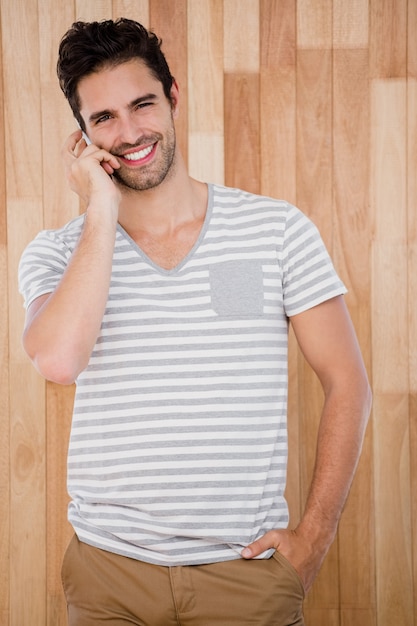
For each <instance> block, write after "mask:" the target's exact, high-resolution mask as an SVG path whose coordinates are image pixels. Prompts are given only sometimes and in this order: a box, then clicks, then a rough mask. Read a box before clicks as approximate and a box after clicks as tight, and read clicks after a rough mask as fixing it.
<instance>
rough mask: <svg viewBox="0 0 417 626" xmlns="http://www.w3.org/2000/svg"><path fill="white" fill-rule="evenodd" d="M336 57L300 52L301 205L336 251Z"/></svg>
mask: <svg viewBox="0 0 417 626" xmlns="http://www.w3.org/2000/svg"><path fill="white" fill-rule="evenodd" d="M332 115H333V113H332V54H331V52H330V51H327V50H299V51H298V53H297V205H298V206H299V208H300V209H301V210H302V211H304V213H306V214H307V215H309V217H311V219H312V220H313V221H314V222H315V224H316V225H317V226H318V228H319V229H320V232H321V235H322V237H323V239H324V241H325V243H326V245H327V247H328V248H329V251H330V252H331V250H332V237H333V230H332V221H333V220H332V196H333V192H332V186H333V180H332V176H333V173H332V169H333V154H332V141H331V137H332Z"/></svg>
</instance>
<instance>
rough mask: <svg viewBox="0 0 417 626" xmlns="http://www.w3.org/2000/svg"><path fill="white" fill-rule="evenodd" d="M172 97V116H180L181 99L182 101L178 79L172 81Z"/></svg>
mask: <svg viewBox="0 0 417 626" xmlns="http://www.w3.org/2000/svg"><path fill="white" fill-rule="evenodd" d="M170 98H171V110H172V116H173V117H174V118H177V117H178V114H179V110H180V107H179V101H180V91H179V88H178V83H177V81H176V80H175V78H174V80H173V81H172V87H171V91H170Z"/></svg>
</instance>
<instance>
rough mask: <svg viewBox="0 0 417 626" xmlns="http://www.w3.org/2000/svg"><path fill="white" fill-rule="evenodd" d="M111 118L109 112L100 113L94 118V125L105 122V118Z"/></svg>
mask: <svg viewBox="0 0 417 626" xmlns="http://www.w3.org/2000/svg"><path fill="white" fill-rule="evenodd" d="M110 118H111V115H110V113H106V114H105V115H101V116H100V117H99V118H97V119H96V125H97V124H101V123H102V122H107V120H109V119H110Z"/></svg>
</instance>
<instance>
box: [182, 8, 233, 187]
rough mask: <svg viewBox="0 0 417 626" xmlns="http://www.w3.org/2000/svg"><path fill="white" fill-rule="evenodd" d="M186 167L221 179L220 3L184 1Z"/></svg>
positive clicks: (203, 177) (205, 177) (200, 176)
mask: <svg viewBox="0 0 417 626" xmlns="http://www.w3.org/2000/svg"><path fill="white" fill-rule="evenodd" d="M187 45H188V102H189V106H188V129H189V140H188V166H189V172H190V175H191V176H193V177H195V178H198V179H200V180H210V181H212V182H217V183H220V184H222V183H223V182H224V147H223V138H224V120H223V2H222V0H200V1H199V2H198V3H197V2H190V3H188V43H187Z"/></svg>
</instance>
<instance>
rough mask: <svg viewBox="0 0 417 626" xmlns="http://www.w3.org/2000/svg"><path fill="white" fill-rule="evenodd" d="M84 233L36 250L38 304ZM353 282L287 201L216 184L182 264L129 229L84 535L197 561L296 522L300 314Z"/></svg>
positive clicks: (39, 241)
mask: <svg viewBox="0 0 417 626" xmlns="http://www.w3.org/2000/svg"><path fill="white" fill-rule="evenodd" d="M82 227H83V216H80V217H78V218H76V219H74V220H72V221H71V222H69V223H68V224H67V225H66V226H64V227H63V228H60V229H58V230H48V231H42V232H41V233H40V234H39V235H38V236H37V237H36V238H35V240H34V241H33V242H32V243H31V244H29V246H28V247H27V248H26V250H25V252H24V254H23V256H22V259H21V263H20V268H19V280H20V290H21V292H22V294H23V295H24V298H25V304H26V306H28V305H29V304H30V303H31V302H32V301H33V300H34V299H35V298H37V297H38V296H40V295H42V294H45V293H49V292H51V291H52V290H53V289H54V288H55V287H56V285H57V284H58V282H59V280H60V278H61V276H62V274H63V272H64V270H65V268H66V266H67V264H68V261H69V258H70V256H71V253H72V251H73V249H74V247H75V245H76V243H77V240H78V238H79V236H80V232H81V229H82ZM86 271H88V268H86ZM345 291H346V290H345V287H344V286H343V284H342V283H341V281H340V280H339V278H338V277H337V275H336V273H335V271H334V268H333V265H332V263H331V261H330V258H329V256H328V254H327V252H326V250H325V247H324V245H323V242H322V240H321V238H320V236H319V234H318V231H317V229H316V228H315V226H314V225H313V224H312V223H311V222H310V221H309V219H308V218H306V216H304V215H303V214H302V213H301V212H300V211H299V210H298V209H297V208H295V207H294V206H292V205H290V204H288V203H287V202H283V201H277V200H272V199H270V198H265V197H261V196H256V195H252V194H248V193H246V192H243V191H240V190H236V189H231V188H226V187H221V186H217V185H209V202H208V210H207V215H206V219H205V222H204V226H203V228H202V231H201V233H200V236H199V238H198V241H197V242H196V244H195V245H194V247H193V249H192V250H191V251H190V252H189V254H188V255H187V256H186V258H184V259H183V261H182V262H181V263H180V264H179V265H178V266H177V267H176V268H174V269H172V270H165V269H161V268H160V267H158V266H157V265H156V264H155V263H153V262H152V261H151V260H150V259H149V258H148V257H147V256H146V254H144V253H143V252H142V251H141V250H140V248H139V247H138V246H137V245H136V244H135V242H134V241H133V240H132V239H131V238H130V237H129V235H128V234H127V233H126V232H125V231H124V230H123V228H121V227H120V226H118V228H117V233H116V240H115V248H114V257H113V271H112V278H111V286H110V290H109V297H108V302H107V306H106V310H105V314H104V317H103V322H102V326H101V331H100V334H99V337H98V339H97V343H96V345H95V347H94V350H93V353H92V355H91V358H90V361H89V364H88V367H87V368H86V369H85V371H83V372H82V373H81V374H80V375H79V377H78V380H77V383H76V393H75V402H74V414H73V421H72V429H71V438H70V445H69V452H68V490H69V494H70V496H71V502H70V504H69V520H70V522H71V523H72V525H73V527H74V529H75V532H76V533H77V535H78V537H79V538H80V540H82V541H84V542H86V543H88V544H91V545H93V546H96V547H99V548H102V549H104V550H109V551H112V552H115V553H118V554H122V555H125V556H128V557H133V558H135V559H139V560H143V561H147V562H149V563H155V564H159V565H187V564H201V563H211V562H216V561H224V560H230V559H236V558H239V555H240V552H241V550H242V548H243V547H244V546H246V545H247V544H249V543H250V542H252V541H254V540H255V539H257V538H259V537H260V536H261V535H263V534H264V533H265V532H267V531H268V530H271V529H273V528H284V527H286V525H287V523H288V510H287V504H286V502H285V499H284V488H285V481H286V466H287V337H288V318H289V317H290V316H291V315H294V314H297V313H300V312H302V311H305V310H306V309H308V308H310V307H313V306H315V305H317V304H319V303H321V302H323V301H325V300H327V299H329V298H332V297H334V296H336V295H340V294H342V293H344V292H345ZM91 297H94V294H91ZM269 555H270V551H268V552H267V553H264V554H263V555H262V556H264V557H267V556H269Z"/></svg>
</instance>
